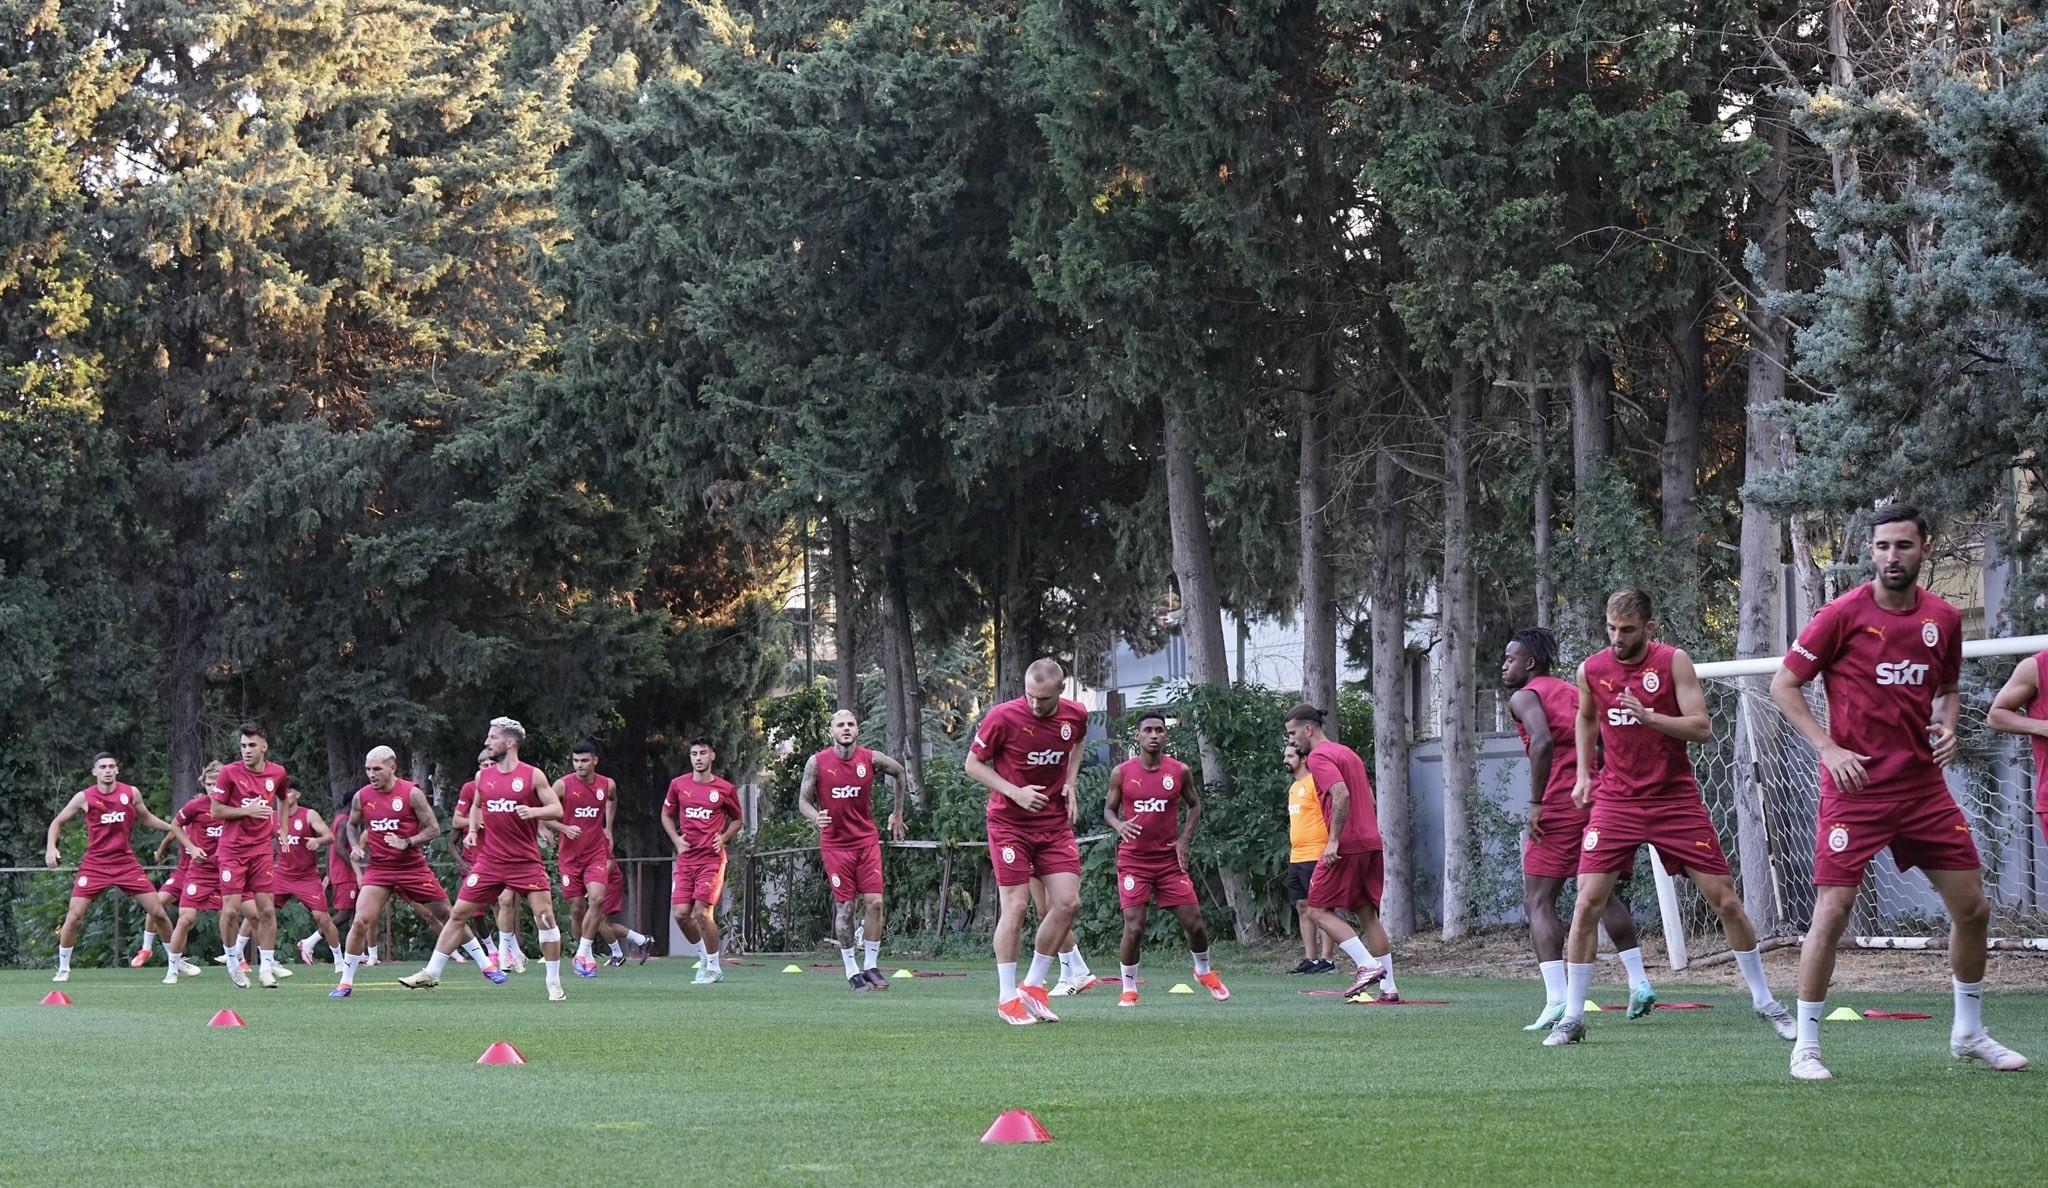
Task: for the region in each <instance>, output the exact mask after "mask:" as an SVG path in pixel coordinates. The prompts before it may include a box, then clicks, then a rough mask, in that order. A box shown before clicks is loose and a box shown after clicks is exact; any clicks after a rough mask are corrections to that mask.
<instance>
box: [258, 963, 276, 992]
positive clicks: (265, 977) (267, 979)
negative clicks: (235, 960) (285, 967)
mask: <svg viewBox="0 0 2048 1188" xmlns="http://www.w3.org/2000/svg"><path fill="white" fill-rule="evenodd" d="M256 984H257V985H259V986H261V987H263V988H264V989H265V990H275V989H277V973H276V972H275V971H274V970H272V969H271V968H270V967H269V966H267V965H266V966H264V967H263V968H261V969H259V970H257V971H256Z"/></svg>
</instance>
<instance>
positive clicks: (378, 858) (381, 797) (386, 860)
mask: <svg viewBox="0 0 2048 1188" xmlns="http://www.w3.org/2000/svg"><path fill="white" fill-rule="evenodd" d="M415 787H416V785H415V784H414V783H413V782H412V781H411V780H396V781H394V782H393V783H392V785H391V790H390V791H389V792H380V791H378V790H377V785H375V784H364V785H363V786H362V787H361V788H358V789H357V790H356V803H357V804H359V805H361V806H362V809H363V833H364V837H363V867H364V869H366V870H405V871H410V870H412V869H414V868H415V867H418V866H421V865H424V864H425V863H426V860H427V856H426V855H425V854H422V853H420V851H419V848H418V847H416V846H407V847H406V848H405V849H403V850H394V849H392V848H391V843H390V842H387V841H385V840H384V838H385V837H387V836H389V837H418V836H419V833H420V818H419V814H417V813H415V812H413V811H412V794H413V789H414V788H415Z"/></svg>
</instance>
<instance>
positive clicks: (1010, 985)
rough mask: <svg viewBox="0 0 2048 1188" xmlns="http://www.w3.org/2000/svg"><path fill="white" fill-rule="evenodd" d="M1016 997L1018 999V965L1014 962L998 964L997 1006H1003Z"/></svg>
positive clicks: (999, 962) (1000, 962)
mask: <svg viewBox="0 0 2048 1188" xmlns="http://www.w3.org/2000/svg"><path fill="white" fill-rule="evenodd" d="M1015 997H1017V963H1016V962H1014V961H998V962H996V1005H997V1006H1001V1005H1002V1004H1004V1003H1006V1002H1008V1001H1010V1000H1011V999H1013V998H1015Z"/></svg>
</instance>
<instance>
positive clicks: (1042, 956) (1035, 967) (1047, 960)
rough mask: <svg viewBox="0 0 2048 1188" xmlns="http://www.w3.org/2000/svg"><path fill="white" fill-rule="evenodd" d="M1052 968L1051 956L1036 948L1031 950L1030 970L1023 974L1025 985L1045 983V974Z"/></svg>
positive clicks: (1041, 984)
mask: <svg viewBox="0 0 2048 1188" xmlns="http://www.w3.org/2000/svg"><path fill="white" fill-rule="evenodd" d="M1051 969H1052V957H1051V956H1050V955H1049V954H1046V953H1041V952H1039V951H1037V950H1036V949H1033V950H1032V952H1031V972H1030V973H1027V974H1025V975H1024V984H1025V985H1026V986H1043V985H1045V975H1046V974H1047V972H1049V971H1050V970H1051Z"/></svg>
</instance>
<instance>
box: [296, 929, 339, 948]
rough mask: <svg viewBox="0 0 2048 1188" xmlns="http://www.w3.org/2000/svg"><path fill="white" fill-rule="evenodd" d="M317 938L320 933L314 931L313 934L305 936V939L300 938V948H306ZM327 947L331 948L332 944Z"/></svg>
mask: <svg viewBox="0 0 2048 1188" xmlns="http://www.w3.org/2000/svg"><path fill="white" fill-rule="evenodd" d="M319 939H320V934H319V933H317V932H316V933H314V934H313V935H311V936H309V937H307V938H306V939H305V940H302V941H300V942H299V947H301V948H306V947H308V946H310V945H312V944H313V943H314V942H315V941H317V940H319ZM328 947H329V948H330V949H331V948H333V946H332V945H329V946H328Z"/></svg>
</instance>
